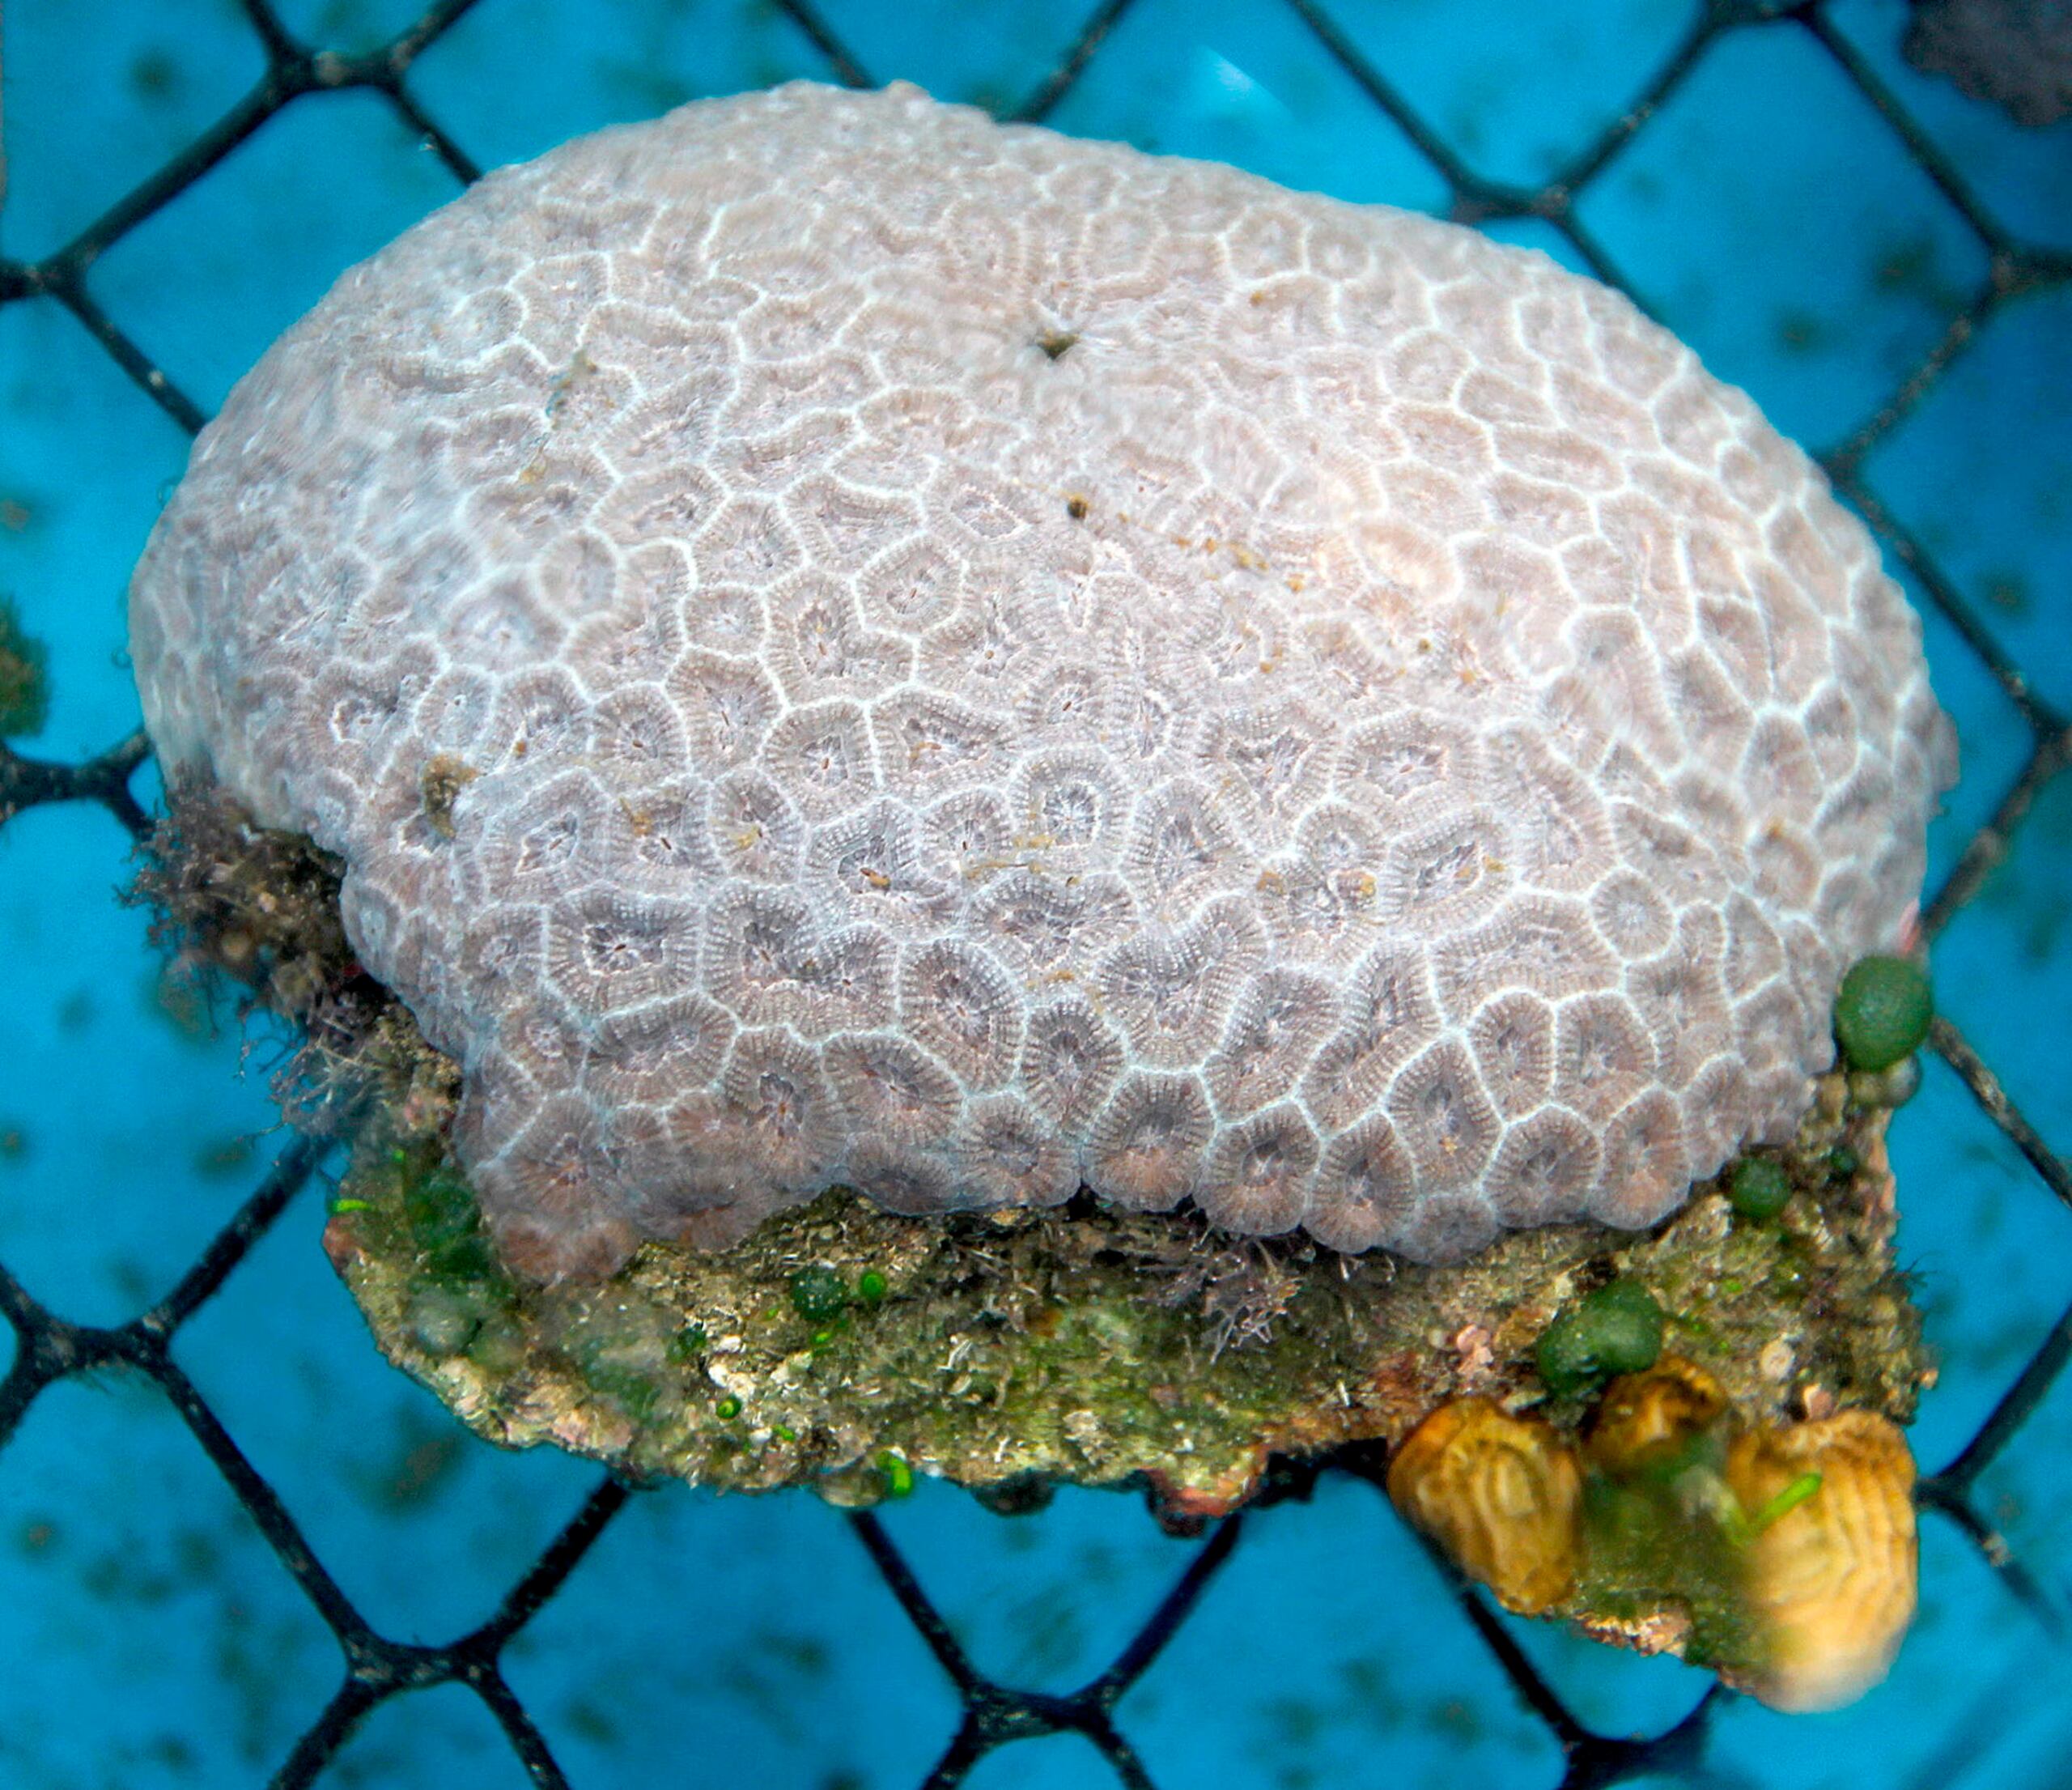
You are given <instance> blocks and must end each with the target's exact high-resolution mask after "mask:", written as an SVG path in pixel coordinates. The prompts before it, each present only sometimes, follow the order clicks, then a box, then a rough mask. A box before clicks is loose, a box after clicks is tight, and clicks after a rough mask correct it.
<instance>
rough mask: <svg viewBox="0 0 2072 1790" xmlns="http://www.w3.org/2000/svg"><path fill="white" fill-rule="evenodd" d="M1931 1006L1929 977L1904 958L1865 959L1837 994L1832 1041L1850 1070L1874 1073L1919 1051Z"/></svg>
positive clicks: (1931, 1014) (1854, 964) (1846, 978)
mask: <svg viewBox="0 0 2072 1790" xmlns="http://www.w3.org/2000/svg"><path fill="white" fill-rule="evenodd" d="M1934 1011H1935V1006H1934V1001H1933V999H1932V998H1931V997H1930V994H1929V992H1928V978H1927V977H1926V976H1924V975H1922V974H1921V969H1920V967H1919V966H1918V965H1917V964H1913V963H1909V962H1908V961H1907V960H1906V959H1904V958H1903V957H1863V958H1859V959H1857V961H1856V962H1855V963H1852V964H1851V965H1850V966H1849V973H1848V974H1847V975H1846V976H1844V977H1843V978H1842V985H1841V990H1840V991H1839V992H1838V993H1836V996H1835V1040H1836V1043H1838V1044H1840V1045H1841V1047H1842V1055H1843V1056H1845V1057H1847V1058H1848V1059H1849V1066H1850V1067H1851V1068H1852V1069H1869V1070H1870V1071H1871V1072H1872V1073H1873V1074H1876V1073H1877V1072H1879V1071H1880V1070H1883V1069H1890V1068H1891V1067H1892V1065H1894V1064H1895V1063H1897V1062H1899V1061H1902V1060H1903V1059H1904V1058H1906V1057H1911V1056H1913V1053H1914V1052H1916V1051H1917V1050H1919V1049H1920V1048H1921V1044H1923V1042H1924V1041H1925V1040H1926V1039H1927V1036H1928V1022H1929V1020H1930V1018H1932V1017H1933V1016H1934Z"/></svg>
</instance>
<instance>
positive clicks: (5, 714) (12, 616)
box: [0, 597, 50, 739]
mask: <svg viewBox="0 0 2072 1790" xmlns="http://www.w3.org/2000/svg"><path fill="white" fill-rule="evenodd" d="M49 718H50V673H49V654H48V653H46V652H45V648H44V644H43V642H42V641H40V640H37V639H36V637H35V636H33V635H32V634H30V633H29V632H28V631H27V630H26V629H24V628H23V626H22V617H21V611H20V610H18V609H17V608H16V607H15V602H14V599H13V598H12V597H0V739H15V738H22V737H23V736H24V735H27V734H30V733H41V732H42V731H43V728H44V724H45V722H46V721H49Z"/></svg>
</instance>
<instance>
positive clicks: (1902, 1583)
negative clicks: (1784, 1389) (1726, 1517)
mask: <svg viewBox="0 0 2072 1790" xmlns="http://www.w3.org/2000/svg"><path fill="white" fill-rule="evenodd" d="M1814 1473H1817V1474H1818V1475H1819V1489H1818V1490H1816V1491H1815V1492H1814V1493H1813V1494H1812V1495H1811V1496H1810V1497H1804V1498H1802V1499H1799V1501H1798V1502H1797V1503H1793V1504H1792V1505H1791V1507H1790V1508H1789V1509H1786V1510H1785V1511H1784V1512H1782V1513H1781V1515H1779V1516H1777V1517H1776V1518H1775V1520H1773V1521H1771V1522H1769V1523H1768V1524H1764V1526H1763V1527H1762V1528H1761V1529H1760V1530H1759V1531H1758V1533H1756V1534H1755V1535H1754V1536H1752V1537H1751V1538H1750V1539H1749V1541H1748V1543H1747V1566H1746V1573H1747V1577H1746V1582H1745V1595H1746V1597H1747V1602H1748V1606H1749V1609H1750V1610H1751V1613H1752V1614H1754V1615H1755V1616H1756V1618H1757V1620H1758V1621H1759V1622H1760V1625H1761V1629H1762V1633H1763V1637H1764V1656H1763V1659H1762V1661H1761V1664H1760V1667H1759V1669H1757V1670H1756V1671H1755V1672H1753V1673H1750V1674H1749V1675H1748V1677H1747V1681H1746V1683H1745V1686H1744V1687H1745V1688H1746V1689H1747V1690H1750V1691H1751V1692H1752V1693H1753V1694H1755V1695H1756V1697H1758V1698H1760V1699H1761V1700H1762V1701H1763V1702H1764V1703H1768V1705H1769V1706H1770V1707H1772V1708H1773V1709H1781V1710H1790V1711H1811V1710H1821V1709H1834V1708H1836V1707H1840V1706H1841V1704H1843V1703H1849V1702H1853V1700H1854V1699H1856V1698H1858V1697H1860V1696H1861V1695H1862V1694H1863V1693H1864V1692H1865V1691H1866V1690H1869V1689H1870V1687H1871V1686H1873V1685H1875V1684H1876V1683H1878V1682H1879V1680H1881V1679H1882V1678H1883V1677H1884V1676H1885V1673H1886V1672H1887V1669H1889V1668H1890V1667H1891V1665H1892V1659H1893V1656H1894V1655H1896V1653H1897V1652H1899V1647H1900V1639H1902V1637H1903V1636H1904V1635H1905V1633H1906V1630H1907V1625H1908V1623H1909V1622H1911V1621H1912V1620H1913V1612H1914V1603H1915V1597H1916V1590H1915V1581H1916V1572H1917V1564H1918V1559H1919V1548H1918V1544H1917V1540H1916V1537H1915V1533H1914V1513H1913V1482H1914V1464H1913V1455H1912V1454H1911V1453H1910V1452H1909V1451H1908V1448H1907V1444H1906V1439H1905V1438H1904V1436H1903V1435H1901V1434H1900V1431H1898V1429H1897V1428H1896V1427H1895V1426H1893V1425H1892V1423H1891V1422H1888V1421H1887V1419H1885V1418H1882V1417H1879V1416H1878V1415H1876V1414H1875V1413H1872V1412H1870V1411H1840V1412H1837V1413H1836V1414H1835V1415H1834V1416H1832V1417H1829V1418H1821V1419H1819V1421H1818V1422H1809V1423H1799V1424H1795V1425H1794V1426H1792V1427H1790V1429H1782V1430H1780V1429H1762V1430H1753V1431H1749V1432H1747V1434H1745V1435H1741V1436H1738V1437H1736V1438H1735V1439H1734V1443H1733V1444H1732V1445H1731V1446H1730V1448H1729V1449H1728V1451H1727V1458H1726V1480H1727V1484H1728V1485H1729V1486H1730V1487H1731V1488H1732V1490H1733V1492H1734V1496H1735V1498H1736V1499H1739V1502H1740V1505H1741V1507H1742V1509H1743V1511H1744V1512H1750V1513H1751V1514H1752V1513H1754V1512H1760V1511H1762V1510H1764V1509H1765V1508H1766V1507H1773V1506H1774V1504H1775V1503H1777V1501H1779V1500H1780V1499H1782V1498H1783V1496H1784V1495H1785V1494H1786V1493H1787V1492H1789V1491H1791V1490H1794V1489H1796V1488H1798V1486H1799V1485H1800V1483H1801V1482H1802V1481H1804V1480H1805V1479H1806V1478H1807V1476H1808V1475H1809V1474H1814Z"/></svg>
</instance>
